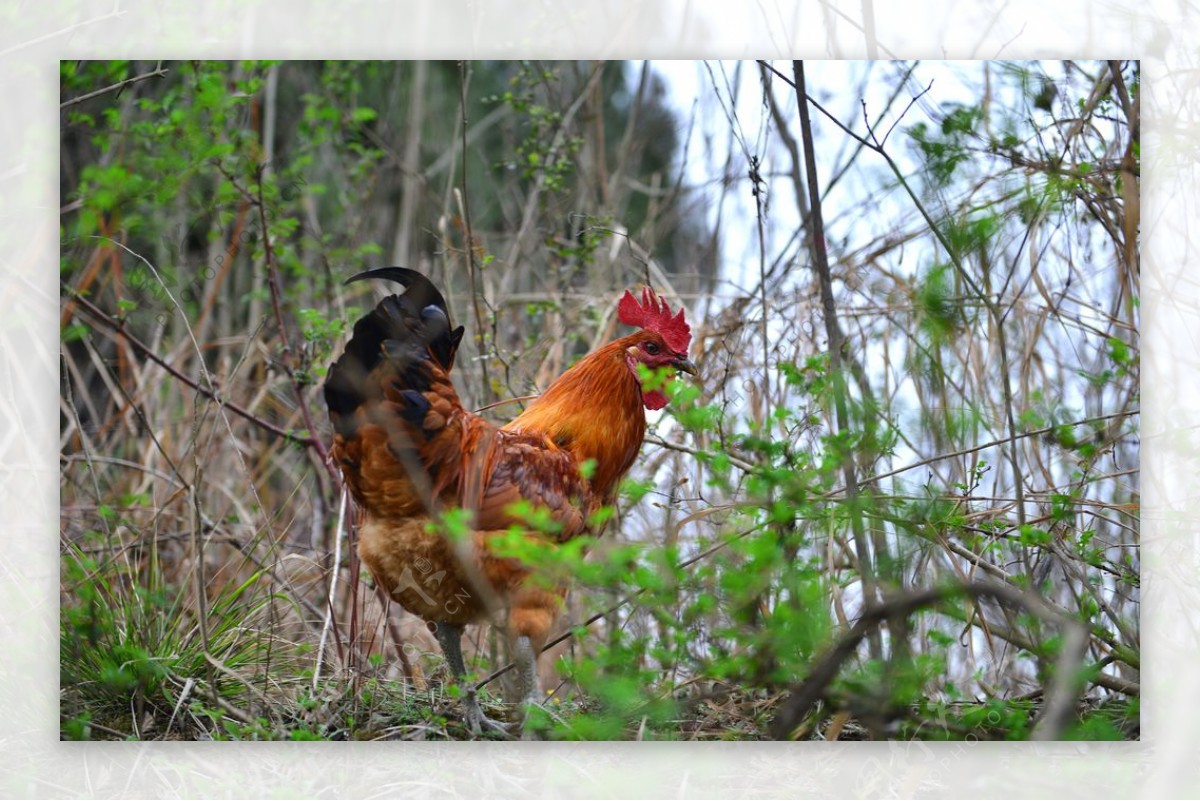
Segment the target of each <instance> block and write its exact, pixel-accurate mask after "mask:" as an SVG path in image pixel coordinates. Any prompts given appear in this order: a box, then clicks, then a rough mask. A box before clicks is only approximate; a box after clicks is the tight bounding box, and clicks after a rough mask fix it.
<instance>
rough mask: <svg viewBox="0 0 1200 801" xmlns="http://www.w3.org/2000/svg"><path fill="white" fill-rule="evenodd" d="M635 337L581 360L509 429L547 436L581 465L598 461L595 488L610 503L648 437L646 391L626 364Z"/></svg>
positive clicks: (512, 423) (593, 484)
mask: <svg viewBox="0 0 1200 801" xmlns="http://www.w3.org/2000/svg"><path fill="white" fill-rule="evenodd" d="M635 336H636V335H635ZM634 338H635V337H625V338H623V339H618V340H616V341H614V342H610V343H609V344H607V345H605V346H604V347H602V348H600V349H598V350H596V351H594V352H592V353H589V354H588V355H587V356H585V357H583V358H582V359H580V360H579V361H578V362H577V363H576V364H575V366H574V367H572V368H571V369H569V370H567V371H566V372H565V373H563V374H562V375H561V376H559V377H558V379H557V380H555V382H554V383H553V384H551V385H550V386H549V388H548V389H547V390H546V391H545V392H543V393H542V394H541V395H540V396H539V397H538V398H537V400H535V401H533V403H531V404H530V405H529V408H527V409H526V410H525V411H524V412H523V413H522V414H521V415H520V416H519V417H517V418H516V419H515V420H513V421H512V422H511V423H509V424H508V425H506V426H504V427H505V428H506V429H509V430H513V431H523V432H526V433H530V434H533V433H538V434H544V435H545V436H546V437H548V438H549V439H550V440H551V441H552V442H554V443H555V444H556V445H558V446H559V447H561V448H563V449H565V450H569V451H571V452H572V453H574V454H575V458H576V459H577V460H578V461H580V462H583V461H584V460H585V459H595V460H596V472H595V473H594V474H593V475H592V487H593V489H594V490H595V491H596V492H597V494H599V495H600V497H602V498H605V499H608V498H611V497H612V495H613V494H614V493H615V492H616V485H617V482H618V481H620V480H621V478H622V477H623V476H624V475H625V473H626V471H628V470H629V468H630V467H631V466H632V465H633V462H634V460H635V459H636V458H637V454H638V450H639V449H640V448H641V447H642V438H643V437H644V436H645V434H646V413H645V411H644V410H643V406H642V391H641V387H640V386H639V384H638V382H637V379H636V378H635V377H634V375H633V373H631V372H630V371H629V367H628V365H627V364H626V361H625V349H626V348H627V347H629V346H630V345H632V344H633V340H634Z"/></svg>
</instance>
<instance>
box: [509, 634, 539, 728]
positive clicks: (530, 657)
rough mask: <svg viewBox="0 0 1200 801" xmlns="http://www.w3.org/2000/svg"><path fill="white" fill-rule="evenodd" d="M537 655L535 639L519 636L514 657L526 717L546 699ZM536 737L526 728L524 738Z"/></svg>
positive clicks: (523, 714) (523, 712)
mask: <svg viewBox="0 0 1200 801" xmlns="http://www.w3.org/2000/svg"><path fill="white" fill-rule="evenodd" d="M537 657H538V654H537V649H536V648H534V647H533V641H532V640H530V639H529V638H528V637H524V636H521V637H517V639H516V641H515V642H514V643H513V659H514V661H515V662H516V668H517V682H518V684H519V685H520V688H521V707H522V710H521V711H522V715H521V716H522V718H524V719H527V718H528V717H529V710H530V709H531V708H532V707H535V706H541V704H542V701H543V700H544V697H543V695H542V687H541V682H539V681H538V672H537ZM535 738H536V735H535V734H534V733H533V732H531V731H530V730H529V729H528V728H526V729H525V733H524V737H523V738H522V739H525V740H531V739H535Z"/></svg>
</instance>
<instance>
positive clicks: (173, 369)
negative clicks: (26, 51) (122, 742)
mask: <svg viewBox="0 0 1200 801" xmlns="http://www.w3.org/2000/svg"><path fill="white" fill-rule="evenodd" d="M810 69H811V75H810V78H809V84H808V86H807V92H808V95H809V97H810V98H811V99H812V100H813V101H815V103H817V104H820V107H819V108H818V107H817V106H816V105H815V104H810V114H811V115H812V116H813V123H812V126H811V128H812V132H813V136H814V139H815V146H816V152H817V154H818V155H817V157H816V159H815V167H816V169H817V188H818V191H817V192H816V193H815V198H816V201H815V202H816V206H817V207H819V208H820V210H821V215H820V216H821V217H822V218H823V224H822V225H820V226H819V227H818V226H817V223H816V216H817V215H815V214H814V213H813V212H814V210H815V208H814V200H813V198H814V194H810V192H809V181H810V177H809V174H808V173H807V171H806V169H807V162H806V159H805V158H804V155H803V154H804V150H805V148H806V146H807V143H806V137H805V136H804V133H805V131H804V126H803V125H802V123H801V120H800V117H799V115H798V114H797V93H796V86H795V80H796V78H797V77H798V76H797V74H796V73H795V72H794V71H793V69H792V65H790V64H784V63H776V64H754V63H749V62H748V63H741V64H700V65H681V64H672V65H656V64H653V63H649V62H645V63H625V62H554V63H538V62H533V63H517V62H479V63H458V62H283V63H279V62H171V63H165V62H163V63H157V62H75V61H69V62H63V63H62V65H61V76H60V86H61V99H62V110H61V115H62V120H61V184H60V193H61V194H60V196H61V203H62V207H61V237H62V250H61V280H62V289H63V294H62V321H61V322H62V344H61V378H62V397H61V418H60V420H61V459H62V494H61V497H62V525H61V531H60V548H61V554H62V592H61V601H62V615H61V646H60V647H61V651H60V653H61V670H62V672H61V691H62V732H63V736H64V737H67V738H119V739H127V738H134V739H167V738H170V739H176V738H183V739H197V738H201V739H280V738H292V739H308V738H317V739H374V738H442V737H462V736H465V731H464V730H463V729H462V727H461V725H460V724H459V723H458V721H457V720H456V719H455V718H454V714H455V712H454V710H455V708H456V707H455V705H454V704H453V702H452V700H451V699H449V698H448V697H446V694H447V692H449V690H448V688H447V684H446V682H444V681H443V679H444V678H445V673H444V670H445V669H444V665H443V661H442V659H441V655H440V652H439V651H438V649H437V647H436V645H435V644H434V640H433V638H432V636H431V635H429V633H428V632H427V631H425V629H424V628H423V626H422V625H421V624H420V623H419V621H416V620H415V619H413V618H411V617H409V616H407V615H406V614H405V613H403V612H402V611H401V610H400V609H398V608H397V607H395V606H394V605H388V604H385V603H382V602H381V601H380V599H379V598H378V597H377V596H376V595H375V594H374V592H373V590H372V588H371V587H370V586H369V583H368V582H367V581H365V580H363V577H362V576H361V575H360V570H359V565H358V564H357V562H356V560H355V557H354V553H353V540H352V533H348V532H347V531H346V530H347V529H349V528H350V526H349V524H348V522H344V523H343V522H341V518H342V515H341V514H339V512H340V511H341V510H340V508H339V491H338V487H337V483H336V479H335V478H334V476H333V473H332V471H331V470H330V469H329V465H328V464H327V462H326V461H325V443H326V442H327V440H328V437H329V430H328V424H327V421H326V417H325V411H324V406H323V402H322V400H321V396H320V384H321V382H322V380H323V377H324V373H325V370H326V367H327V365H328V364H329V362H330V360H331V358H332V357H333V355H334V354H335V353H336V351H337V349H338V348H339V347H340V346H341V345H342V344H343V343H344V341H345V339H346V337H347V335H348V331H349V327H350V325H352V323H353V321H354V320H355V319H357V317H358V316H359V315H360V314H361V313H362V311H363V310H365V309H366V308H368V307H369V305H370V304H372V303H373V302H374V300H373V299H374V297H375V295H374V294H373V293H375V290H374V289H373V288H370V287H363V286H362V285H355V286H354V287H353V288H352V289H351V288H346V287H344V286H343V285H342V281H343V280H344V279H345V278H346V277H348V276H349V275H351V274H353V273H355V272H358V271H360V270H362V269H366V268H369V267H373V266H380V265H384V264H401V265H405V266H410V267H414V268H416V269H419V270H421V271H422V272H425V273H426V274H428V275H430V276H431V277H432V278H433V279H434V281H435V282H436V283H438V284H439V285H440V286H442V287H443V288H444V289H446V290H447V292H446V294H447V297H448V299H449V301H450V305H451V309H452V312H453V313H454V315H455V317H456V318H457V319H458V320H459V321H460V322H462V323H464V324H465V325H466V327H467V332H468V339H467V340H466V341H464V346H463V350H462V354H461V355H460V357H459V361H458V367H457V370H456V383H457V386H458V389H459V392H460V394H461V395H462V397H463V400H464V403H465V405H467V406H468V407H470V408H477V407H482V406H485V405H488V404H493V403H497V402H501V405H498V406H495V407H492V408H489V409H488V410H487V411H486V412H485V414H487V415H489V416H492V417H493V418H494V419H496V420H506V419H509V418H511V417H512V416H513V415H514V414H515V413H516V410H517V409H518V408H519V406H518V405H517V404H519V402H520V401H519V400H517V401H514V399H520V398H523V397H524V396H527V395H530V394H533V393H536V392H537V391H538V390H539V389H542V388H544V387H545V386H547V384H548V383H549V382H550V381H552V380H553V378H554V377H555V376H557V375H558V374H559V373H561V372H562V370H563V369H565V368H566V367H567V366H569V365H570V364H571V363H572V362H573V361H574V360H575V359H577V358H578V357H579V356H581V355H583V354H584V353H586V352H587V351H589V350H590V349H592V348H593V347H594V346H596V345H597V344H600V343H602V342H604V341H606V340H607V339H609V338H611V337H612V336H613V335H614V334H615V333H616V331H617V329H616V321H615V319H614V315H613V309H614V306H615V303H614V301H615V299H616V298H617V297H618V295H619V293H620V292H621V291H622V290H623V289H624V288H626V287H636V286H638V285H639V284H642V283H650V284H652V285H653V286H655V287H656V288H657V289H659V290H660V292H662V293H663V294H664V295H665V296H666V297H668V298H670V300H671V301H672V303H673V305H676V306H679V305H682V306H684V307H686V308H687V310H688V316H689V319H690V320H691V321H692V327H693V332H694V335H695V338H694V343H693V350H694V354H693V355H694V359H695V361H697V363H698V364H699V365H700V367H701V373H702V380H701V381H699V382H698V383H695V384H692V383H686V382H685V383H674V384H672V385H671V387H669V390H670V392H671V395H672V403H671V405H670V406H669V407H668V409H667V411H666V413H665V414H663V415H662V416H660V417H659V416H656V417H655V418H654V419H653V421H652V426H651V432H650V435H649V437H648V442H647V444H646V445H645V446H644V449H643V458H642V460H641V461H640V462H639V464H638V465H636V466H635V468H634V470H633V472H632V473H631V475H630V479H629V481H628V482H627V484H626V486H625V488H624V490H623V492H622V494H621V499H620V502H619V503H618V506H617V509H616V510H614V512H615V519H614V521H613V522H612V523H611V524H610V526H609V529H608V531H607V533H606V536H605V538H604V539H603V540H601V541H600V542H599V543H597V544H596V545H595V547H594V548H592V549H591V551H590V552H589V553H588V554H587V555H586V556H585V555H583V554H582V553H577V552H574V551H572V552H569V553H565V554H559V555H557V556H555V557H554V558H555V559H557V560H559V561H560V562H561V563H562V566H563V567H564V568H565V569H567V570H568V571H570V573H571V574H572V575H573V576H575V577H576V578H575V581H574V589H573V591H572V594H571V596H570V598H569V601H568V608H567V610H566V611H565V613H564V616H563V619H562V620H561V621H560V622H561V626H562V629H563V637H562V638H561V640H560V641H559V642H558V643H557V644H556V645H555V646H554V648H553V650H552V651H551V653H550V654H549V655H548V656H546V657H544V658H543V677H542V680H543V684H544V685H545V686H546V688H547V689H548V690H551V691H552V692H551V695H550V698H549V700H548V702H547V704H546V709H545V713H544V714H543V715H541V716H540V717H539V719H538V720H535V721H531V726H533V727H534V728H536V729H537V730H538V731H540V732H541V733H542V734H543V735H544V736H548V737H556V738H582V739H616V738H634V739H680V738H682V739H713V738H725V739H747V738H749V739H757V738H763V737H768V736H777V737H807V738H824V739H838V738H910V737H917V738H961V737H978V738H1024V737H1029V736H1054V737H1061V736H1066V737H1082V738H1130V737H1136V736H1137V733H1138V730H1139V729H1138V698H1139V685H1138V669H1139V653H1140V646H1139V635H1138V616H1137V610H1138V598H1139V572H1140V571H1139V559H1138V547H1139V527H1138V510H1139V502H1140V500H1139V499H1140V490H1139V483H1138V440H1137V411H1138V403H1139V383H1138V381H1139V374H1138V326H1139V305H1138V299H1139V291H1140V290H1139V275H1140V270H1139V264H1138V251H1137V230H1138V213H1139V212H1138V208H1139V206H1138V174H1139V170H1138V164H1139V160H1140V152H1139V123H1138V118H1139V111H1138V108H1139V104H1138V90H1139V68H1138V64H1137V63H1136V62H1086V63H1083V62H1081V63H1075V62H1068V63H1060V62H1055V63H1045V64H1036V63H1033V64H1031V63H1021V64H1015V63H988V64H984V63H980V64H974V65H936V64H934V65H926V64H920V63H882V62H881V63H875V64H847V65H840V66H838V65H812V66H811V68H810ZM689 75H690V76H691V77H690V80H684V78H687V76H689ZM934 75H936V76H937V81H936V82H935V83H936V85H931V84H930V80H931V78H932V77H933V76H934ZM688 87H697V88H696V90H695V93H696V95H697V96H696V97H694V98H693V97H691V96H690V93H691V91H692V90H691V89H689V88H688ZM827 115H828V116H827ZM835 120H836V124H835ZM814 243H817V244H818V245H819V247H820V249H821V250H822V251H823V252H824V254H825V258H824V259H816V258H815V257H814V253H815V250H816V248H815V247H814ZM831 338H833V339H836V340H838V341H841V342H842V345H841V347H840V348H836V349H831V347H830V341H831ZM347 537H350V539H347ZM526 556H527V557H528V558H530V559H537V558H549V557H548V556H547V555H545V554H532V553H531V554H526ZM469 639H470V640H471V643H470V648H469V651H470V654H471V655H472V656H473V657H474V658H475V660H476V661H474V662H473V665H474V666H475V668H476V669H477V671H478V674H479V677H480V678H481V680H483V681H485V682H486V685H485V686H486V688H487V690H488V691H489V698H490V701H491V703H494V704H498V703H499V701H500V699H501V698H503V696H504V694H505V693H504V681H505V680H506V679H507V677H506V676H502V677H497V678H494V679H493V671H495V670H497V669H499V668H501V667H503V666H504V665H505V664H506V661H507V660H506V656H505V654H504V647H503V643H502V639H503V638H502V637H497V636H496V634H495V632H493V631H491V630H490V629H489V628H487V627H479V628H477V630H474V631H472V633H471V636H470V637H469Z"/></svg>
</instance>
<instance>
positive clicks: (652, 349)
mask: <svg viewBox="0 0 1200 801" xmlns="http://www.w3.org/2000/svg"><path fill="white" fill-rule="evenodd" d="M646 353H649V354H650V355H651V356H655V355H657V354H658V343H656V342H647V343H646Z"/></svg>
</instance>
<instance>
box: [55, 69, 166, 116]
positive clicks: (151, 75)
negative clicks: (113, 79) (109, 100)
mask: <svg viewBox="0 0 1200 801" xmlns="http://www.w3.org/2000/svg"><path fill="white" fill-rule="evenodd" d="M168 72H170V70H165V69H163V68H162V62H161V61H160V62H158V67H156V68H155V70H154V71H153V72H146V73H143V74H141V75H135V76H133V77H132V78H126V79H125V80H123V81H118V82H117V83H114V84H113V85H112V86H105V87H104V88H103V89H97V90H96V91H94V92H88V93H87V94H86V95H80V96H79V97H73V98H71V99H70V100H64V101H63V102H62V103H59V104H58V107H59V109H64V108H67V107H68V106H74V105H75V104H77V103H82V102H84V101H85V100H91V99H92V98H93V97H99V96H100V95H105V94H108V93H109V92H116V91H119V90H121V89H124V88H125V87H126V86H132V85H133V84H135V83H139V82H141V81H144V80H147V79H148V78H157V77H159V76H161V75H166V74H167V73H168Z"/></svg>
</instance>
